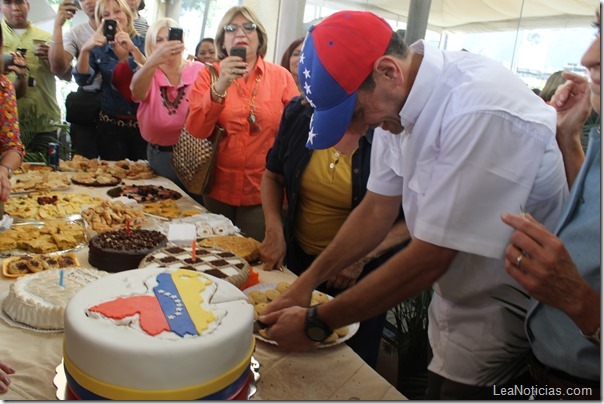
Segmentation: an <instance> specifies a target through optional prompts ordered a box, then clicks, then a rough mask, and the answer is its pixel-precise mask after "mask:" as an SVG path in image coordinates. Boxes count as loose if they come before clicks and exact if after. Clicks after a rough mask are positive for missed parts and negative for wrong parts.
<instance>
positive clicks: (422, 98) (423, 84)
mask: <svg viewBox="0 0 604 404" xmlns="http://www.w3.org/2000/svg"><path fill="white" fill-rule="evenodd" d="M409 48H410V49H411V50H412V51H413V52H415V53H418V54H420V55H423V56H424V57H423V59H422V62H421V64H420V66H419V70H418V72H417V76H416V77H415V81H414V82H413V86H412V87H411V91H410V92H409V96H408V97H407V101H405V105H404V106H403V109H402V110H401V112H400V116H401V124H402V125H403V127H404V128H412V127H413V125H414V124H415V122H416V121H417V119H418V117H419V115H420V114H421V112H422V111H423V109H424V106H425V105H426V103H427V102H428V99H429V98H430V96H431V95H432V92H433V91H434V89H435V87H434V82H435V80H436V77H438V76H439V75H440V74H441V72H442V70H443V66H444V63H445V62H444V55H443V53H442V52H441V51H439V50H437V49H435V48H433V47H432V46H430V45H429V44H428V43H426V42H425V41H424V40H423V39H420V40H419V41H417V42H414V43H413V44H412V45H411V46H410V47H409Z"/></svg>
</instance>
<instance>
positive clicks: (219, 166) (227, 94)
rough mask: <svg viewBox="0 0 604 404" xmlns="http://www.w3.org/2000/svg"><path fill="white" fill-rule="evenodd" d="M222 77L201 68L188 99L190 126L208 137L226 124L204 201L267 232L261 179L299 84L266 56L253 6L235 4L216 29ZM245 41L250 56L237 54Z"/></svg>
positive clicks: (258, 235)
mask: <svg viewBox="0 0 604 404" xmlns="http://www.w3.org/2000/svg"><path fill="white" fill-rule="evenodd" d="M215 41H216V50H217V52H218V59H219V62H216V63H214V66H215V67H216V70H218V72H219V77H218V80H217V81H216V83H215V84H214V85H212V84H211V80H210V72H209V69H204V70H202V71H201V72H200V73H199V76H198V77H197V80H196V81H195V84H194V85H193V89H192V90H191V95H190V100H189V116H188V118H187V123H186V128H187V130H188V131H189V132H190V133H191V134H192V135H193V136H196V137H199V138H207V137H208V136H210V135H211V134H212V130H213V129H214V125H216V124H217V123H218V124H219V125H221V126H222V127H223V128H225V130H226V135H225V136H224V137H223V139H222V141H221V142H220V145H219V148H218V154H217V158H216V165H215V169H214V183H213V185H212V189H211V190H210V192H209V194H207V195H204V204H205V206H206V208H208V209H209V210H210V211H211V212H213V213H218V214H222V215H224V216H226V217H228V218H229V219H231V220H232V221H233V223H234V224H235V225H236V226H237V227H239V228H240V229H241V231H242V232H243V233H245V234H247V235H249V236H251V237H254V238H255V239H257V240H259V241H262V239H263V238H264V216H263V213H262V205H261V200H260V180H261V179H262V174H263V173H264V167H265V159H266V154H267V153H268V150H269V149H270V148H271V146H272V144H273V141H274V139H275V136H276V134H277V130H278V129H279V122H280V121H281V114H282V112H283V109H284V108H285V105H287V103H288V102H289V100H290V99H291V98H293V97H294V96H296V95H298V88H297V87H296V83H295V82H294V79H293V78H292V75H291V73H290V72H289V71H287V70H286V69H284V68H283V67H281V66H279V65H276V64H273V63H269V62H266V61H265V60H264V59H263V58H264V56H265V55H266V49H267V43H268V36H267V33H266V30H265V29H264V26H263V25H262V24H261V23H260V21H259V20H258V18H257V16H256V15H255V13H254V12H253V11H251V10H250V9H249V8H247V7H245V6H236V7H233V8H231V9H230V10H229V11H227V12H226V14H225V15H224V17H223V18H222V20H221V21H220V25H219V27H218V31H217V33H216V39H215ZM233 46H238V47H243V48H245V51H246V57H245V60H243V59H242V58H241V57H240V56H232V55H231V48H232V47H233Z"/></svg>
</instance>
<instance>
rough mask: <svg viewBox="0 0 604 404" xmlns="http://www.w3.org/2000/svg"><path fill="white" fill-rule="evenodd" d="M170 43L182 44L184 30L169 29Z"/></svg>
mask: <svg viewBox="0 0 604 404" xmlns="http://www.w3.org/2000/svg"><path fill="white" fill-rule="evenodd" d="M168 41H180V42H182V28H176V27H170V28H168Z"/></svg>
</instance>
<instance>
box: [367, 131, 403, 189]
mask: <svg viewBox="0 0 604 404" xmlns="http://www.w3.org/2000/svg"><path fill="white" fill-rule="evenodd" d="M399 136H400V135H399ZM395 140H397V139H396V138H394V135H392V134H390V133H388V132H385V131H384V130H382V129H380V128H376V129H375V132H374V134H373V140H372V144H371V165H370V172H369V180H368V181H367V189H368V190H370V191H371V192H374V193H376V194H380V195H384V196H397V195H401V194H402V190H403V178H402V177H401V176H399V174H397V171H395V167H397V166H398V165H399V164H400V160H401V159H402V156H400V155H397V150H398V149H396V148H395V147H394V145H393V144H392V141H395Z"/></svg>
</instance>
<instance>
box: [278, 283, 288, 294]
mask: <svg viewBox="0 0 604 404" xmlns="http://www.w3.org/2000/svg"><path fill="white" fill-rule="evenodd" d="M289 285H290V283H289V282H285V281H282V282H279V283H278V284H277V288H276V289H277V291H278V292H279V293H283V292H285V291H286V290H287V288H289Z"/></svg>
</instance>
